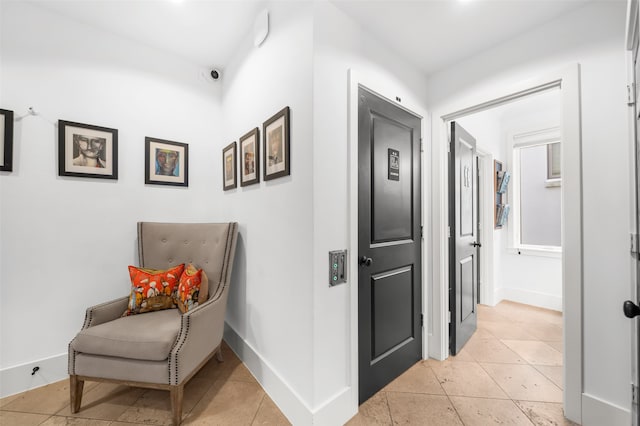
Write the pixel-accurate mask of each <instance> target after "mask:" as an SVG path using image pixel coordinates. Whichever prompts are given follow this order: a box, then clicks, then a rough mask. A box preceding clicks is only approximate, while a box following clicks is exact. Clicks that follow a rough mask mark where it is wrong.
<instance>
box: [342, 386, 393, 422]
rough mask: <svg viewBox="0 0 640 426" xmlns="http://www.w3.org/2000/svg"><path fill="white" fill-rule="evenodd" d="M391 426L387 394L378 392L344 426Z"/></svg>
mask: <svg viewBox="0 0 640 426" xmlns="http://www.w3.org/2000/svg"><path fill="white" fill-rule="evenodd" d="M391 424H392V423H391V413H390V412H389V405H388V403H387V394H386V392H378V393H376V394H375V395H373V396H372V397H371V398H369V399H368V400H366V401H365V402H364V403H363V404H362V405H361V406H360V407H359V408H358V414H356V415H355V416H353V417H352V418H351V420H349V421H348V422H347V423H346V426H374V425H375V426H383V425H384V426H389V425H391Z"/></svg>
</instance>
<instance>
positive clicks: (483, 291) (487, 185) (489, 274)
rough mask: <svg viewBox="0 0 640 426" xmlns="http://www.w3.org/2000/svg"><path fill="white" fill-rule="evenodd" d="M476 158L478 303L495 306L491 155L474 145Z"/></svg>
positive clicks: (493, 201)
mask: <svg viewBox="0 0 640 426" xmlns="http://www.w3.org/2000/svg"><path fill="white" fill-rule="evenodd" d="M476 152H477V154H478V158H479V159H480V162H481V164H482V165H481V168H480V173H479V175H480V182H478V187H479V188H480V199H479V200H478V203H479V206H480V221H481V223H482V229H481V230H480V244H482V247H481V248H480V303H482V304H483V305H489V306H495V304H496V299H495V298H494V288H495V283H494V281H493V280H494V276H495V275H494V271H493V221H494V211H493V206H494V203H495V200H494V198H493V197H494V193H493V190H494V189H493V185H494V183H493V155H492V154H491V153H490V152H489V151H488V150H485V149H483V148H482V147H476Z"/></svg>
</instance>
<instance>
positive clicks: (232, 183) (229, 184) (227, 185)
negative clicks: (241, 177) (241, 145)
mask: <svg viewBox="0 0 640 426" xmlns="http://www.w3.org/2000/svg"><path fill="white" fill-rule="evenodd" d="M236 152H237V148H236V143H235V142H232V143H230V144H229V145H227V146H226V147H225V148H224V149H223V150H222V189H224V190H225V191H227V190H229V189H233V188H236V187H237V186H238V181H237V180H236V175H237V173H236V164H237V163H236V155H237V154H236Z"/></svg>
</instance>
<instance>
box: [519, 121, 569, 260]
mask: <svg viewBox="0 0 640 426" xmlns="http://www.w3.org/2000/svg"><path fill="white" fill-rule="evenodd" d="M508 142H509V143H508V144H507V158H509V159H510V163H511V164H510V165H509V166H508V167H509V169H511V171H512V174H511V182H510V186H511V188H510V190H511V194H507V199H510V201H511V212H512V215H511V218H510V219H509V220H507V229H508V233H509V248H508V251H509V252H510V253H512V254H521V255H528V256H543V257H554V258H560V257H561V256H562V247H561V246H542V245H531V244H522V243H521V242H520V241H521V236H522V234H521V220H520V212H521V210H522V209H521V205H520V159H519V158H518V156H519V154H520V150H521V149H522V148H530V147H533V146H540V145H548V144H552V143H560V155H562V139H561V133H560V128H559V127H549V128H545V129H538V130H533V131H527V132H523V133H512V134H509V136H508ZM553 181H554V183H555V185H554V186H556V185H561V182H562V178H559V179H553ZM507 192H509V191H507ZM509 195H510V196H509Z"/></svg>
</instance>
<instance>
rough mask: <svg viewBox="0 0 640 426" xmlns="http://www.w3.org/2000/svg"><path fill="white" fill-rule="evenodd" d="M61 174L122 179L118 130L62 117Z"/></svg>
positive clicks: (60, 130) (59, 170)
mask: <svg viewBox="0 0 640 426" xmlns="http://www.w3.org/2000/svg"><path fill="white" fill-rule="evenodd" d="M58 175H59V176H73V177H83V178H94V179H118V130H117V129H112V128H109V127H102V126H95V125H93V124H85V123H77V122H74V121H66V120H58Z"/></svg>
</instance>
